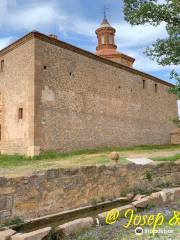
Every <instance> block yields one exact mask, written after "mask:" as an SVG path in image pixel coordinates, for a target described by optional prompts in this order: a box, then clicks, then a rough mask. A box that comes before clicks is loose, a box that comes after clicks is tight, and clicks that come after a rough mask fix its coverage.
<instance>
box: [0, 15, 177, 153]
mask: <svg viewBox="0 0 180 240" xmlns="http://www.w3.org/2000/svg"><path fill="white" fill-rule="evenodd" d="M115 32H116V30H115V29H114V28H113V27H112V26H111V25H110V24H109V22H108V20H107V18H106V17H105V18H104V19H103V21H102V23H101V25H100V27H98V28H97V29H96V35H97V39H98V45H97V48H96V53H95V54H94V53H91V52H88V51H86V50H83V49H80V48H78V47H75V46H72V45H70V44H68V43H65V42H62V41H61V40H59V39H58V38H57V37H56V36H55V35H53V34H51V35H49V36H47V35H44V34H42V33H39V32H37V31H33V32H30V33H28V34H27V35H26V36H24V37H22V38H20V39H19V40H17V41H16V42H14V43H12V44H11V45H9V46H8V47H6V48H4V49H2V50H1V51H0V151H1V153H3V154H25V155H28V156H34V155H37V154H39V153H40V152H42V151H46V150H57V151H71V150H77V149H82V148H101V147H117V146H134V145H147V144H168V143H170V132H171V131H172V130H173V129H174V128H175V125H174V124H173V123H172V119H173V118H176V117H177V102H176V97H175V96H174V95H172V94H169V93H168V89H169V88H170V87H173V85H172V84H170V83H168V82H166V81H163V80H161V79H159V78H156V77H154V76H151V75H149V74H147V73H144V72H141V71H138V70H136V69H134V68H133V63H134V61H135V59H134V58H132V57H130V56H127V55H126V54H123V53H121V52H119V51H118V50H117V46H116V43H115Z"/></svg>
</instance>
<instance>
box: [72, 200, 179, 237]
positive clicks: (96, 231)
mask: <svg viewBox="0 0 180 240" xmlns="http://www.w3.org/2000/svg"><path fill="white" fill-rule="evenodd" d="M179 209H180V201H179V202H176V203H171V204H169V205H166V206H161V207H152V208H150V209H146V210H144V211H141V212H138V213H137V214H138V215H150V214H158V213H162V214H163V216H164V217H165V221H164V223H163V225H162V226H161V227H158V228H157V230H161V231H166V233H157V234H155V235H154V236H153V235H152V234H151V233H147V232H145V231H147V230H151V229H152V228H151V227H143V230H144V233H143V235H140V236H138V235H136V234H135V227H131V228H129V229H126V228H124V227H123V226H122V225H124V224H126V223H127V222H128V221H127V219H120V221H117V222H116V223H115V224H113V225H104V226H99V227H94V228H91V229H89V230H87V231H84V232H82V233H81V234H80V235H78V236H76V237H75V236H74V237H72V238H69V239H68V240H130V239H134V240H156V239H157V240H166V239H167V240H172V239H173V240H179V239H180V218H179V226H178V225H175V226H169V225H168V221H169V219H171V218H172V216H173V215H174V211H179ZM168 231H170V232H168Z"/></svg>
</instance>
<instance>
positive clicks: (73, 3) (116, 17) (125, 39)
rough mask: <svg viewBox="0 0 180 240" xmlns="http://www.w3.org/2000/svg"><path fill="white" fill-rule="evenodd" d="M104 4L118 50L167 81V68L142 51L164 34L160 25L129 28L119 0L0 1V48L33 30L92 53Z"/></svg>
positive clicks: (163, 36) (137, 64)
mask: <svg viewBox="0 0 180 240" xmlns="http://www.w3.org/2000/svg"><path fill="white" fill-rule="evenodd" d="M162 1H163V0H161V2H162ZM104 5H106V6H107V8H108V12H107V16H108V19H109V22H110V23H111V25H112V26H114V27H115V28H116V30H117V33H116V43H117V45H118V49H119V51H121V52H123V53H125V54H128V55H130V56H132V57H135V58H136V61H135V64H134V68H136V69H139V70H141V71H144V72H147V73H149V74H151V75H154V76H157V77H159V78H161V79H163V80H166V81H170V80H169V73H170V70H171V67H162V66H159V65H158V64H157V63H155V62H153V61H151V60H150V59H148V58H147V57H146V56H144V55H143V53H142V52H143V50H144V49H145V48H146V47H147V46H149V45H151V44H152V42H153V41H155V40H156V39H157V38H165V37H166V36H167V34H166V30H165V26H164V24H161V25H160V26H158V27H156V28H155V27H152V26H148V25H146V26H134V27H131V26H130V25H129V24H128V23H126V22H125V21H124V18H123V1H117V0H96V1H90V0H89V1H88V0H0V49H2V48H3V47H5V46H7V45H8V44H10V43H11V42H13V41H15V40H16V39H18V38H19V37H21V36H23V35H25V34H27V33H28V32H30V31H32V30H33V29H36V30H38V31H40V32H42V33H45V34H50V33H53V34H56V35H58V38H59V39H60V40H63V41H65V42H68V43H71V44H73V45H75V46H78V47H80V48H83V49H86V50H88V51H91V52H95V48H96V45H97V38H96V35H95V29H96V28H97V27H98V26H99V25H100V23H101V21H102V18H103V7H104ZM171 82H172V80H171Z"/></svg>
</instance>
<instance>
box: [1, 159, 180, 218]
mask: <svg viewBox="0 0 180 240" xmlns="http://www.w3.org/2000/svg"><path fill="white" fill-rule="evenodd" d="M149 176H152V180H151V178H150V177H149ZM167 185H169V186H173V185H180V164H168V163H167V164H160V165H157V166H155V165H146V166H136V165H134V164H130V165H116V166H110V165H107V166H89V167H80V168H76V169H52V170H48V171H46V172H42V173H38V174H36V175H32V176H28V177H16V178H5V177H1V178H0V221H1V222H3V221H5V220H6V219H10V218H13V217H15V216H19V217H21V218H23V219H30V218H36V217H40V216H44V215H48V214H53V213H57V212H61V211H63V210H68V209H74V208H78V207H82V206H86V205H89V204H91V203H92V202H93V201H95V200H96V201H100V200H101V199H104V200H108V199H113V198H116V197H119V196H120V195H121V194H122V193H123V192H124V191H128V189H134V190H135V189H145V190H147V189H148V190H152V189H154V188H155V187H163V186H167Z"/></svg>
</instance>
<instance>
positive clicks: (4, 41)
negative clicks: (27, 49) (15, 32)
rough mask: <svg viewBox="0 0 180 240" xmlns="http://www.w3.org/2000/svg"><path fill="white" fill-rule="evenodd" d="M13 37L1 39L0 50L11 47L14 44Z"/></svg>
mask: <svg viewBox="0 0 180 240" xmlns="http://www.w3.org/2000/svg"><path fill="white" fill-rule="evenodd" d="M12 39H13V38H12V37H8V38H0V50H1V49H3V48H4V47H6V46H7V45H9V44H10V43H11V42H12Z"/></svg>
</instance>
